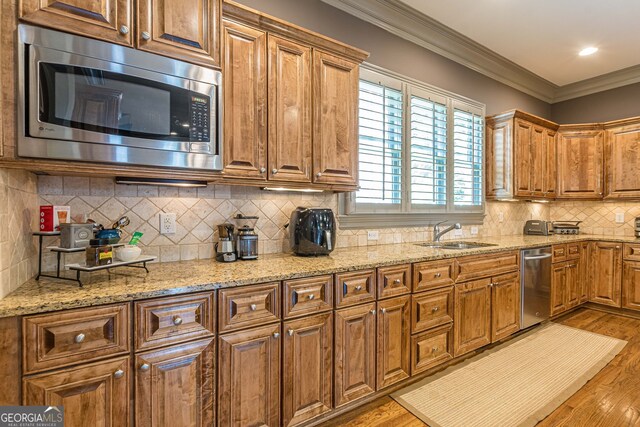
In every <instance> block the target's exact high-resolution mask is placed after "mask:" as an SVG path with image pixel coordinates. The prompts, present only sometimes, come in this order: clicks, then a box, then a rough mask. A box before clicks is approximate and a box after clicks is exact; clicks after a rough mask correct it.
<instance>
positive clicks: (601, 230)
mask: <svg viewBox="0 0 640 427" xmlns="http://www.w3.org/2000/svg"><path fill="white" fill-rule="evenodd" d="M617 213H621V214H623V215H624V222H622V223H617V222H616V220H615V219H616V214H617ZM639 216H640V203H639V202H617V201H616V202H609V201H605V202H598V201H584V202H555V203H553V204H551V206H550V212H549V218H550V219H551V220H553V221H563V220H564V221H582V223H581V224H580V231H581V232H582V233H585V234H598V235H604V236H615V237H633V236H634V230H635V219H636V217H639Z"/></svg>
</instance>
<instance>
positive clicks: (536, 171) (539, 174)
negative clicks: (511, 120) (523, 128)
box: [529, 126, 547, 197]
mask: <svg viewBox="0 0 640 427" xmlns="http://www.w3.org/2000/svg"><path fill="white" fill-rule="evenodd" d="M530 150H531V153H530V159H531V160H530V163H529V177H530V178H529V182H530V183H531V188H530V189H529V190H530V191H531V195H532V196H534V197H544V180H545V169H546V166H547V159H546V158H545V139H544V128H542V127H540V126H534V127H533V130H532V131H531V146H530Z"/></svg>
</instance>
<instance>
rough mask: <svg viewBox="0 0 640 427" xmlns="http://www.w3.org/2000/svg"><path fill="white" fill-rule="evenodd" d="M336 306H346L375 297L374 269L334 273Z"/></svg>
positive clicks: (371, 299) (372, 299)
mask: <svg viewBox="0 0 640 427" xmlns="http://www.w3.org/2000/svg"><path fill="white" fill-rule="evenodd" d="M335 286H336V307H347V306H350V305H355V304H361V303H364V302H369V301H375V299H376V272H375V270H362V271H354V272H351V273H339V274H336V280H335Z"/></svg>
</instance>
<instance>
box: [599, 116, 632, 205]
mask: <svg viewBox="0 0 640 427" xmlns="http://www.w3.org/2000/svg"><path fill="white" fill-rule="evenodd" d="M609 126H611V127H609ZM605 171H606V180H605V182H606V196H605V198H607V199H614V198H615V199H623V198H635V199H637V198H640V117H636V118H635V119H630V120H620V121H617V122H612V123H608V124H606V131H605Z"/></svg>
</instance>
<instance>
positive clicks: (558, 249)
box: [551, 244, 567, 262]
mask: <svg viewBox="0 0 640 427" xmlns="http://www.w3.org/2000/svg"><path fill="white" fill-rule="evenodd" d="M551 251H552V255H553V258H552V262H561V261H566V260H567V245H566V244H562V245H553V247H552V249H551Z"/></svg>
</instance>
